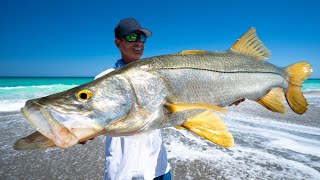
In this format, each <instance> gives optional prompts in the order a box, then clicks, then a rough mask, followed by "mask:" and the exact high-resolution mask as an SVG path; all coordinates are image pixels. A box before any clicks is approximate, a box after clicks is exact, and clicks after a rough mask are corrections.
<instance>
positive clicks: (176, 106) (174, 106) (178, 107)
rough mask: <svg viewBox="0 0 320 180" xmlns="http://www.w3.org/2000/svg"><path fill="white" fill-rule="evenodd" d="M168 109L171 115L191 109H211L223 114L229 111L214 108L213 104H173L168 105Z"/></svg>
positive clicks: (217, 107)
mask: <svg viewBox="0 0 320 180" xmlns="http://www.w3.org/2000/svg"><path fill="white" fill-rule="evenodd" d="M166 106H167V108H168V109H169V111H170V112H171V113H175V112H179V111H186V110H190V109H209V110H214V111H218V112H221V113H225V112H227V110H225V109H223V108H221V107H219V106H214V105H211V104H182V103H177V104H172V103H168V104H166Z"/></svg>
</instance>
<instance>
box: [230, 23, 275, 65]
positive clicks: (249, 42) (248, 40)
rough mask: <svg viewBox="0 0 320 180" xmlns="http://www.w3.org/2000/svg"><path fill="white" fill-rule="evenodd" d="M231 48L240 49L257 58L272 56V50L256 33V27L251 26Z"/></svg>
mask: <svg viewBox="0 0 320 180" xmlns="http://www.w3.org/2000/svg"><path fill="white" fill-rule="evenodd" d="M231 50H234V51H238V52H241V53H244V54H247V55H250V56H253V57H255V58H257V59H261V60H264V59H268V58H270V57H271V53H270V51H269V50H268V49H267V48H266V47H265V46H264V44H263V43H262V42H261V40H260V39H259V38H258V36H257V34H256V28H254V27H252V28H250V29H249V30H248V31H247V32H246V33H244V34H243V35H242V36H241V37H240V38H239V39H238V40H237V41H236V42H235V43H234V44H233V45H232V46H231Z"/></svg>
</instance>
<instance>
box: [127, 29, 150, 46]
mask: <svg viewBox="0 0 320 180" xmlns="http://www.w3.org/2000/svg"><path fill="white" fill-rule="evenodd" d="M123 37H125V39H126V41H127V42H136V41H137V40H138V39H140V41H141V42H142V43H145V42H146V41H147V37H146V35H145V34H143V33H142V34H137V33H134V32H132V33H129V34H127V35H124V36H123Z"/></svg>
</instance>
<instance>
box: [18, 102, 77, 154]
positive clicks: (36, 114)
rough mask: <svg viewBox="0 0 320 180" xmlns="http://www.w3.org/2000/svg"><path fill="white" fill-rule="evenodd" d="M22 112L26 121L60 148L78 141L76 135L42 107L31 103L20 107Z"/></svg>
mask: <svg viewBox="0 0 320 180" xmlns="http://www.w3.org/2000/svg"><path fill="white" fill-rule="evenodd" d="M21 111H22V114H23V115H24V117H25V118H26V119H27V121H28V122H29V123H30V124H31V125H32V126H33V127H34V128H35V129H36V130H37V131H39V132H40V133H41V134H43V135H44V136H46V137H47V138H49V139H52V140H53V141H54V143H55V144H56V145H57V146H58V147H61V148H68V147H70V146H73V145H74V144H76V143H77V142H78V139H77V137H76V136H75V135H74V134H73V133H72V132H71V131H70V130H69V129H67V128H66V127H64V126H63V125H62V124H61V123H60V122H58V121H57V120H56V119H55V118H54V117H53V116H52V115H51V113H50V111H48V110H47V109H45V108H44V107H41V106H39V105H33V106H31V107H29V108H22V109H21Z"/></svg>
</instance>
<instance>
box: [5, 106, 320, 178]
mask: <svg viewBox="0 0 320 180" xmlns="http://www.w3.org/2000/svg"><path fill="white" fill-rule="evenodd" d="M228 110H229V112H228V113H227V114H226V115H222V117H223V119H224V120H225V121H226V124H227V126H228V129H229V130H230V131H231V133H232V134H233V136H234V138H235V146H234V147H233V148H231V149H224V148H220V147H217V146H215V145H213V144H211V143H210V142H208V141H205V140H202V139H200V138H198V137H195V136H193V135H192V134H191V133H189V132H187V131H185V130H182V131H178V130H176V129H174V128H167V129H164V130H163V134H164V140H165V146H166V148H167V151H168V156H169V162H170V163H171V166H172V169H171V172H172V177H173V179H320V155H319V153H318V152H317V150H319V149H320V119H319V117H320V108H319V107H316V106H315V105H310V106H309V110H308V111H307V113H305V114H304V115H302V116H301V115H296V114H294V113H292V111H291V110H290V109H288V108H287V111H288V112H287V113H286V114H285V115H281V114H276V113H272V112H269V111H267V110H265V109H264V108H262V107H260V106H259V105H257V104H256V103H255V102H250V101H246V102H244V103H242V104H240V105H239V106H238V107H229V108H228ZM33 131H34V130H33V129H32V128H31V126H30V125H29V124H28V123H27V122H26V121H25V120H24V119H23V117H22V115H21V114H20V112H0V133H1V135H0V155H1V156H0V179H19V180H20V179H28V180H29V179H76V180H79V179H103V173H104V137H103V136H101V137H98V138H95V139H94V140H92V141H89V142H88V143H87V144H85V145H76V146H74V147H71V148H69V149H64V150H62V149H59V148H53V149H49V150H37V151H16V150H14V149H13V148H12V146H13V144H14V142H15V141H16V140H17V139H19V138H21V137H24V136H25V135H28V134H30V133H32V132H33ZM279 143H280V144H279ZM281 143H282V144H281ZM295 145H296V146H295Z"/></svg>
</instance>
